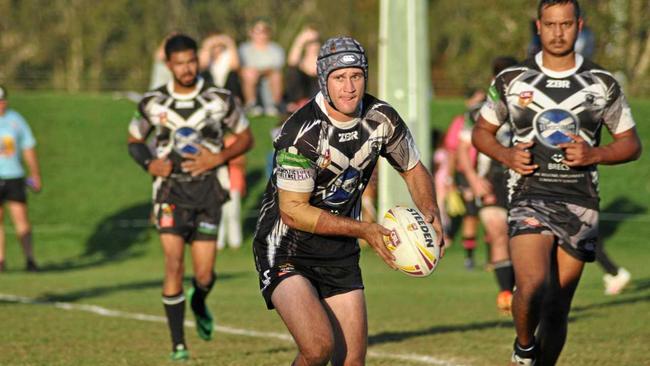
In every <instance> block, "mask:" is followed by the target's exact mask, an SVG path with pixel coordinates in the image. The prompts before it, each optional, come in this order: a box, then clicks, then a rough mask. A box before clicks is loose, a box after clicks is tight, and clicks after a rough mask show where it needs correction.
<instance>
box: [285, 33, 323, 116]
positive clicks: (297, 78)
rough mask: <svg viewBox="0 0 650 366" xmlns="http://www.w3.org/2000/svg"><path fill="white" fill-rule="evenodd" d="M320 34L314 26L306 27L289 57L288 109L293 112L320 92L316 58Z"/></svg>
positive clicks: (295, 42) (297, 37) (295, 41)
mask: <svg viewBox="0 0 650 366" xmlns="http://www.w3.org/2000/svg"><path fill="white" fill-rule="evenodd" d="M320 45H321V41H320V34H319V33H318V31H317V30H316V29H314V28H313V27H306V28H304V29H303V30H302V31H301V32H300V33H299V34H298V36H296V39H294V41H293V44H292V45H291V49H290V50H289V57H288V59H287V66H288V69H287V75H286V82H287V91H286V97H287V111H288V112H290V113H292V112H295V111H296V110H298V109H299V108H300V107H302V106H303V105H305V103H307V102H308V101H309V99H311V98H312V97H313V96H314V95H316V93H318V77H317V75H316V60H317V59H318V52H319V50H320Z"/></svg>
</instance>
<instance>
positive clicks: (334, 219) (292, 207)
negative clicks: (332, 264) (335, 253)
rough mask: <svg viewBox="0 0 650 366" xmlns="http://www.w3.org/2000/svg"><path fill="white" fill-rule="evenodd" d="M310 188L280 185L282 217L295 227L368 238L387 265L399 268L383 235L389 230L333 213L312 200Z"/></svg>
mask: <svg viewBox="0 0 650 366" xmlns="http://www.w3.org/2000/svg"><path fill="white" fill-rule="evenodd" d="M310 196H311V193H310V192H293V191H288V190H284V189H278V197H279V201H280V215H281V217H282V221H283V222H284V223H285V224H286V225H287V226H289V227H290V228H293V229H298V230H302V231H306V232H310V233H314V234H319V235H332V236H334V235H337V236H347V237H352V238H361V239H364V240H366V241H367V242H368V243H369V244H370V245H371V246H372V248H373V249H374V250H375V252H377V254H378V255H379V256H380V257H381V259H383V260H384V262H386V264H387V265H388V266H390V267H391V268H393V269H396V268H397V267H395V264H394V263H393V261H394V260H395V257H394V256H393V255H392V254H391V253H390V251H389V250H388V248H386V244H385V242H384V237H386V236H388V235H390V231H389V230H388V229H386V228H384V227H383V226H381V225H379V224H376V223H367V222H363V221H358V220H354V219H351V218H349V217H342V216H337V215H333V214H331V213H329V212H327V211H325V210H322V209H320V208H318V207H314V206H312V205H311V204H309V198H310Z"/></svg>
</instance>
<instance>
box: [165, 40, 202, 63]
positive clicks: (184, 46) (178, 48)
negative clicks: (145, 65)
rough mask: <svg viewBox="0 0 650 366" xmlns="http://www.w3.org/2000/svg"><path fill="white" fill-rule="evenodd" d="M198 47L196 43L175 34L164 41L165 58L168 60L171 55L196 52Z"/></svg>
mask: <svg viewBox="0 0 650 366" xmlns="http://www.w3.org/2000/svg"><path fill="white" fill-rule="evenodd" d="M197 49H198V47H197V46H196V41H195V40H193V39H192V38H190V37H189V36H186V35H184V34H175V35H173V36H171V37H169V38H168V39H167V41H165V57H166V58H167V59H168V60H169V58H170V57H171V55H172V53H174V52H183V51H187V50H193V51H194V52H196V51H197Z"/></svg>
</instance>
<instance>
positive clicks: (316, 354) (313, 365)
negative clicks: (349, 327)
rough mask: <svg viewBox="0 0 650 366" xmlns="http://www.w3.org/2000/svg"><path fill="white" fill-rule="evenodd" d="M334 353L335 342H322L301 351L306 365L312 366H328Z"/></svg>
mask: <svg viewBox="0 0 650 366" xmlns="http://www.w3.org/2000/svg"><path fill="white" fill-rule="evenodd" d="M333 352H334V342H333V341H332V340H322V341H320V342H317V343H315V344H313V345H311V346H310V347H305V348H304V349H301V350H300V354H301V355H302V357H303V359H304V360H305V363H307V364H308V365H310V366H320V365H327V363H328V362H329V361H330V359H331V358H332V353H333Z"/></svg>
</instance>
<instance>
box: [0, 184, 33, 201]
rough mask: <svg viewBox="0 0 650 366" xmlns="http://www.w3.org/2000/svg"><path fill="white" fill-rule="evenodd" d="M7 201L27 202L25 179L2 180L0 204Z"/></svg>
mask: <svg viewBox="0 0 650 366" xmlns="http://www.w3.org/2000/svg"><path fill="white" fill-rule="evenodd" d="M6 201H13V202H21V203H26V202H27V193H26V192H25V179H24V178H14V179H0V203H4V202H6Z"/></svg>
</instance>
